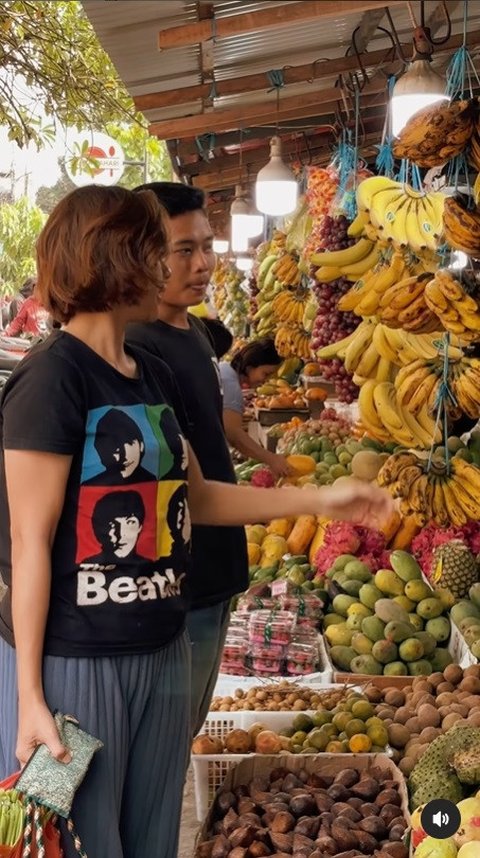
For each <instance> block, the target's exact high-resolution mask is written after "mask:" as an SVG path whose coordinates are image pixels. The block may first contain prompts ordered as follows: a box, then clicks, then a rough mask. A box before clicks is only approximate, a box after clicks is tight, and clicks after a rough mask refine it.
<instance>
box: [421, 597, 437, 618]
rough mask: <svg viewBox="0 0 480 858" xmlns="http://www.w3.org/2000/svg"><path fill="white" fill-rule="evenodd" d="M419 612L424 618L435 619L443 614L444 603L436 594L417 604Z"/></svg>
mask: <svg viewBox="0 0 480 858" xmlns="http://www.w3.org/2000/svg"><path fill="white" fill-rule="evenodd" d="M417 614H418V616H419V617H422V619H423V620H433V619H435V617H440V616H441V615H442V614H443V605H442V603H441V601H440V599H436V598H435V597H434V596H432V598H430V599H422V601H421V602H419V603H418V605H417Z"/></svg>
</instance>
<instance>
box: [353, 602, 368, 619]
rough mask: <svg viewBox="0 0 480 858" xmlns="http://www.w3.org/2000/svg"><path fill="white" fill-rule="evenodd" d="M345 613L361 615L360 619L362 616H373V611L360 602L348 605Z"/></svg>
mask: <svg viewBox="0 0 480 858" xmlns="http://www.w3.org/2000/svg"><path fill="white" fill-rule="evenodd" d="M347 614H348V616H349V617H352V616H353V615H355V616H359V617H362V619H363V617H373V612H372V611H371V610H370V608H366V607H365V605H362V603H361V602H357V603H356V604H355V605H350V607H349V609H348V611H347Z"/></svg>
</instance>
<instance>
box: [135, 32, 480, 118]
mask: <svg viewBox="0 0 480 858" xmlns="http://www.w3.org/2000/svg"><path fill="white" fill-rule="evenodd" d="M462 43H463V36H462V34H458V35H456V36H452V37H451V38H450V39H449V40H448V42H446V43H445V44H444V45H441V46H438V47H437V48H436V49H435V56H436V57H438V56H440V55H441V54H446V53H451V52H452V51H454V50H456V49H457V48H459V47H461V45H462ZM468 43H469V45H470V46H471V47H474V46H475V45H478V44H480V30H474V31H473V32H471V33H469V34H468ZM401 48H402V50H403V52H404V54H405V56H409V55H410V52H411V50H412V44H411V42H408V43H405V44H402V45H401ZM360 58H361V60H362V62H363V64H364V66H365V67H366V68H372V67H375V68H382V67H385V66H390V65H392V63H393V62H395V60H396V58H393V57H392V48H391V47H390V48H383V49H382V50H378V51H371V52H370V53H369V52H368V51H367V52H365V53H362V54H360ZM348 71H352V72H353V71H358V59H357V57H356V55H355V54H353V55H351V56H348V57H339V58H335V59H331V60H328V62H319V63H307V64H306V65H301V66H287V67H286V68H285V69H284V70H283V78H284V84H285V86H289V85H291V84H294V83H307V82H310V81H313V80H322V79H324V78H325V77H333V76H334V75H337V74H343V73H345V72H348ZM268 88H269V83H268V80H267V75H266V73H265V72H262V73H257V74H249V75H242V76H241V77H234V78H227V79H226V80H219V81H216V83H215V89H216V93H217V98H223V97H226V96H235V95H245V94H247V93H251V92H260V91H262V90H263V91H266V90H267V89H268ZM211 89H212V84H211V83H205V84H199V85H198V86H187V87H181V88H180V89H172V90H165V91H160V92H149V93H145V94H144V95H137V96H134V97H133V100H134V102H135V107H136V108H137V110H141V111H145V110H157V109H160V108H165V107H173V106H176V105H179V104H192V102H195V101H199V100H201V99H205V98H208V97H209V95H210V93H211Z"/></svg>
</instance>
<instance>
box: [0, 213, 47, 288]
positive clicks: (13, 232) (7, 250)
mask: <svg viewBox="0 0 480 858" xmlns="http://www.w3.org/2000/svg"><path fill="white" fill-rule="evenodd" d="M45 220H46V215H45V214H44V212H43V211H42V210H41V209H40V208H39V207H38V206H32V205H31V204H30V203H29V201H28V200H27V199H26V197H21V199H19V200H17V202H15V203H8V204H7V205H3V206H0V288H1V291H2V293H3V294H9V293H14V292H15V291H16V290H17V289H18V288H19V287H20V286H21V285H22V283H23V282H24V280H26V279H27V277H31V276H32V275H33V274H35V242H36V240H37V236H38V234H39V232H40V230H41V228H42V226H43V224H44V223H45Z"/></svg>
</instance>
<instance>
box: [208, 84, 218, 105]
mask: <svg viewBox="0 0 480 858" xmlns="http://www.w3.org/2000/svg"><path fill="white" fill-rule="evenodd" d="M208 97H209V99H210V101H214V99H215V98H218V90H217V82H216V81H215V80H213V81H212V86H211V88H210V92H209V93H208Z"/></svg>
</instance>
